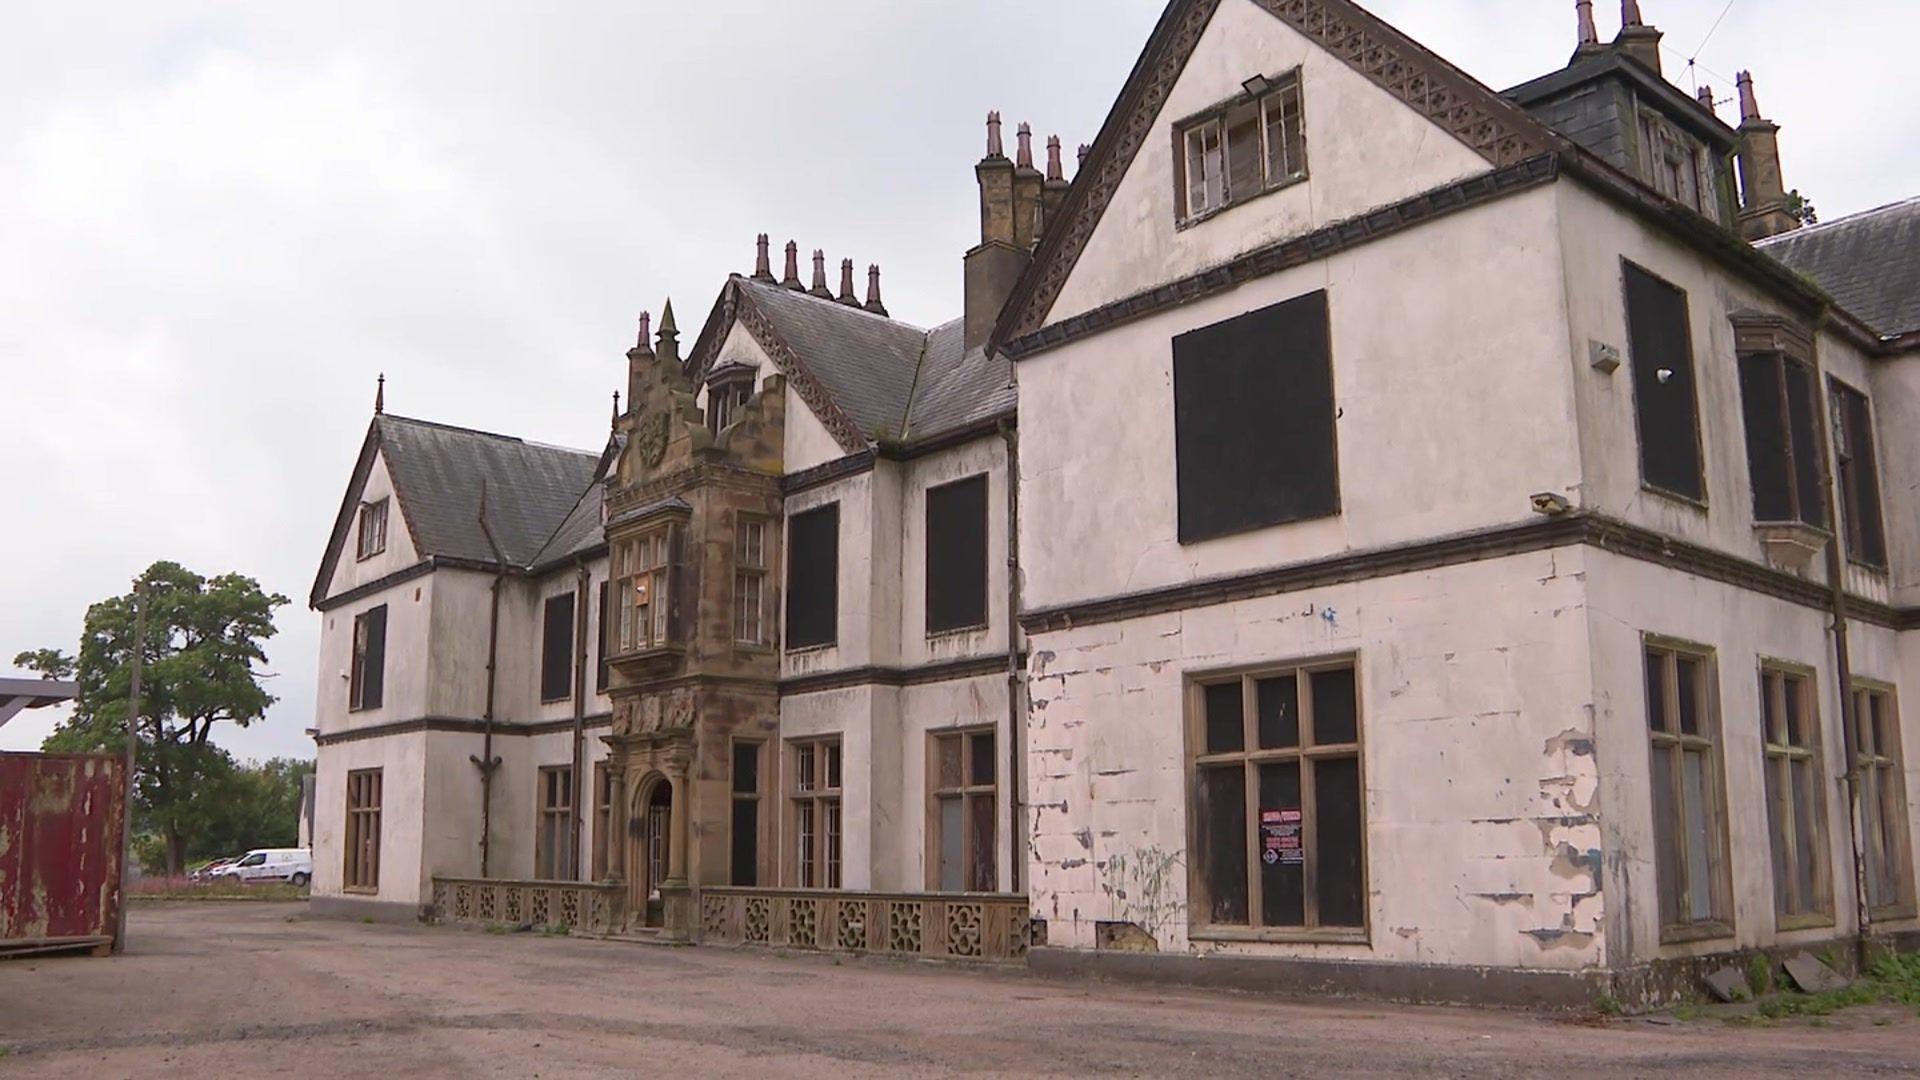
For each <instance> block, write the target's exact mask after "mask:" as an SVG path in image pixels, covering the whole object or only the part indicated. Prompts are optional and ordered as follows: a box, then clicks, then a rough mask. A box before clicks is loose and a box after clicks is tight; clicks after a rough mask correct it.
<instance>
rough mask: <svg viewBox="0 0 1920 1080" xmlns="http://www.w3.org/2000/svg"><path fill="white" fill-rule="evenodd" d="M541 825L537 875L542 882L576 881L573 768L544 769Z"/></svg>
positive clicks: (536, 837)
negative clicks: (574, 872)
mask: <svg viewBox="0 0 1920 1080" xmlns="http://www.w3.org/2000/svg"><path fill="white" fill-rule="evenodd" d="M538 783H539V790H540V824H539V830H538V831H537V832H536V833H535V834H534V853H533V876H534V877H536V878H538V879H540V880H541V881H568V880H571V879H572V878H573V766H571V765H545V766H542V767H541V769H540V777H539V781H538Z"/></svg>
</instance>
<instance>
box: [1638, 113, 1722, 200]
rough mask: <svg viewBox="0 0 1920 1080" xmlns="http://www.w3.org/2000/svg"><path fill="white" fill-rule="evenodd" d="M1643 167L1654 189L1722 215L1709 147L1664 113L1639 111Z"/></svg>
mask: <svg viewBox="0 0 1920 1080" xmlns="http://www.w3.org/2000/svg"><path fill="white" fill-rule="evenodd" d="M1640 145H1641V151H1642V153H1641V161H1642V166H1641V171H1642V173H1643V174H1644V175H1645V177H1646V180H1647V182H1648V183H1650V184H1652V185H1653V189H1654V190H1655V191H1658V192H1659V193H1660V194H1662V195H1665V196H1666V197H1667V198H1669V199H1672V200H1673V201H1674V202H1677V203H1679V204H1680V205H1682V206H1684V207H1686V208H1687V209H1689V210H1696V211H1698V212H1700V213H1702V214H1705V215H1706V216H1707V217H1710V218H1713V219H1714V220H1715V221H1718V220H1719V219H1720V215H1719V212H1718V202H1717V201H1716V200H1715V198H1714V194H1713V190H1714V185H1713V171H1712V170H1711V169H1710V168H1709V167H1708V166H1707V151H1706V147H1705V146H1704V145H1702V144H1701V142H1700V140H1698V139H1695V138H1694V137H1692V136H1691V135H1687V134H1685V133H1684V132H1682V131H1681V130H1680V129H1679V128H1677V127H1675V126H1674V125H1673V124H1671V123H1669V122H1668V121H1667V120H1666V119H1665V118H1664V117H1662V116H1660V115H1658V114H1656V113H1652V112H1644V111H1643V112H1642V113H1641V114H1640Z"/></svg>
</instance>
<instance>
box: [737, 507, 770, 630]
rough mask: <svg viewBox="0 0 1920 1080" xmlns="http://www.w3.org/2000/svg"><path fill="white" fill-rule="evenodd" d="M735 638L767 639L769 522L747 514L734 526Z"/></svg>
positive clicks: (741, 516)
mask: <svg viewBox="0 0 1920 1080" xmlns="http://www.w3.org/2000/svg"><path fill="white" fill-rule="evenodd" d="M733 640H734V641H735V642H736V643H738V644H741V645H765V644H766V643H767V523H766V521H765V520H763V519H761V518H754V517H748V516H746V515H744V514H742V515H740V518H739V520H738V521H737V522H736V523H735V526H734V543H733Z"/></svg>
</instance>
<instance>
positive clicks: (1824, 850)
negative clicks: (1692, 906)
mask: <svg viewBox="0 0 1920 1080" xmlns="http://www.w3.org/2000/svg"><path fill="white" fill-rule="evenodd" d="M1815 679H1816V672H1815V670H1814V668H1813V667H1812V666H1811V665H1808V664H1802V663H1798V662H1796V661H1792V660H1779V659H1772V658H1762V659H1761V661H1760V682H1759V691H1760V712H1759V716H1758V720H1759V726H1760V764H1761V768H1762V769H1763V770H1764V773H1763V777H1762V786H1761V792H1762V797H1763V798H1764V799H1765V800H1766V803H1767V837H1768V841H1769V844H1768V865H1769V867H1770V868H1771V870H1772V874H1773V885H1774V889H1773V899H1774V904H1773V913H1774V925H1775V926H1776V928H1778V929H1780V930H1804V929H1810V928H1813V927H1823V926H1832V925H1834V900H1833V844H1832V836H1831V825H1830V824H1829V822H1830V818H1829V815H1828V808H1827V803H1828V801H1829V799H1828V788H1829V786H1830V785H1831V779H1830V778H1829V776H1828V774H1827V770H1826V753H1825V738H1826V732H1825V728H1824V725H1822V724H1821V722H1820V695H1819V693H1818V691H1817V690H1816V688H1815ZM1789 680H1792V681H1793V682H1796V683H1797V684H1798V689H1797V691H1796V690H1795V689H1794V688H1793V687H1792V686H1790V685H1789ZM1796 692H1797V694H1798V696H1799V699H1800V717H1801V723H1802V724H1803V725H1804V726H1805V727H1806V729H1807V730H1806V732H1805V740H1806V741H1805V743H1804V745H1803V744H1802V743H1798V742H1795V741H1794V733H1793V732H1791V731H1786V730H1785V728H1786V726H1787V725H1788V717H1789V716H1790V715H1791V714H1790V713H1789V712H1788V710H1787V709H1786V703H1787V695H1788V694H1790V693H1796ZM1776 722H1777V725H1778V726H1776ZM1781 734H1784V735H1785V736H1786V738H1785V739H1784V740H1782V739H1781V738H1779V737H1778V736H1780V735H1781ZM1796 764H1803V765H1804V766H1805V768H1806V770H1807V771H1808V772H1809V773H1810V774H1811V777H1812V782H1811V787H1810V795H1811V797H1812V799H1813V806H1812V809H1811V816H1812V821H1811V822H1810V827H1811V829H1812V831H1813V837H1812V844H1811V847H1812V850H1811V851H1810V852H1809V851H1806V850H1805V848H1806V847H1807V846H1808V845H1807V844H1806V843H1805V841H1806V840H1807V838H1806V837H1802V836H1801V835H1800V820H1801V819H1800V815H1799V814H1798V813H1796V810H1797V809H1798V802H1797V797H1796V795H1795V789H1794V787H1793V775H1792V773H1793V769H1794V767H1795V765H1796ZM1783 825H1784V826H1786V828H1787V833H1786V834H1785V835H1783V836H1780V837H1778V838H1777V843H1776V837H1775V832H1776V830H1779V829H1780V828H1781V827H1782V826H1783ZM1783 852H1784V853H1785V854H1786V855H1787V857H1788V859H1789V860H1790V865H1788V866H1785V867H1783V866H1781V865H1780V861H1779V859H1780V855H1781V854H1782V853H1783ZM1802 859H1805V860H1807V861H1808V862H1810V863H1811V866H1810V867H1808V868H1809V869H1811V871H1812V890H1813V895H1812V896H1810V897H1808V896H1800V895H1799V892H1800V878H1799V875H1798V874H1797V873H1795V871H1797V870H1799V869H1801V866H1800V862H1801V860H1802ZM1783 876H1784V883H1785V886H1786V896H1785V897H1783V895H1782V892H1781V886H1782V879H1783ZM1783 899H1787V900H1788V901H1789V903H1788V904H1786V905H1785V906H1783V905H1782V903H1781V901H1782V900H1783Z"/></svg>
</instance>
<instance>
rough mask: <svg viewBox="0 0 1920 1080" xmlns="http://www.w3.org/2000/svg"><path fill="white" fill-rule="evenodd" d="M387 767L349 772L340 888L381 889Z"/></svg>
mask: <svg viewBox="0 0 1920 1080" xmlns="http://www.w3.org/2000/svg"><path fill="white" fill-rule="evenodd" d="M384 772H385V770H384V769H383V768H381V767H379V766H376V767H374V768H371V769H350V770H348V771H347V791H346V796H347V798H346V824H345V829H344V833H345V836H344V843H342V844H341V848H342V855H343V858H344V863H343V866H342V868H341V873H340V891H341V892H349V893H361V894H368V895H373V894H377V893H379V891H380V844H381V839H382V838H381V828H380V808H381V803H382V801H383V795H384V794H385V792H384V790H383V789H384V787H385V776H384Z"/></svg>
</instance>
